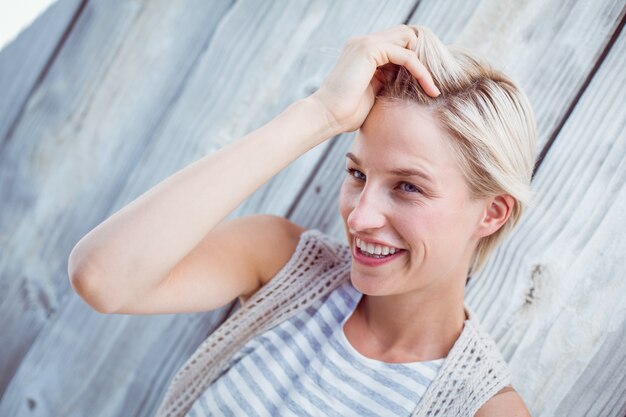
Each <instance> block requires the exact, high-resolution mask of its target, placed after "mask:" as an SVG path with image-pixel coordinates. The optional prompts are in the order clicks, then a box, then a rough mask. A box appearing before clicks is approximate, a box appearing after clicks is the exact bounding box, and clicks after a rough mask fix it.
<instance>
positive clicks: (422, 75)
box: [376, 45, 441, 97]
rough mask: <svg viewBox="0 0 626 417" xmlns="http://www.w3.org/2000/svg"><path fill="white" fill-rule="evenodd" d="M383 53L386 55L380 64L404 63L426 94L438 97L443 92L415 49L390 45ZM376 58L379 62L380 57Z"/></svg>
mask: <svg viewBox="0 0 626 417" xmlns="http://www.w3.org/2000/svg"><path fill="white" fill-rule="evenodd" d="M383 54H384V55H385V56H384V57H380V59H381V62H380V64H379V65H384V64H386V63H387V62H392V63H394V64H396V65H402V66H403V67H405V68H407V69H408V70H409V71H410V72H411V74H413V76H414V77H415V78H416V79H417V81H418V82H419V84H420V86H421V87H422V89H423V90H424V91H425V92H426V94H428V95H429V96H431V97H437V96H438V95H440V94H441V91H439V89H438V88H437V86H436V85H435V82H434V80H433V77H432V75H430V72H429V71H428V70H427V69H426V67H425V66H424V64H422V63H421V62H420V60H419V59H417V55H416V54H415V52H414V51H409V50H408V49H406V48H402V47H399V46H397V45H388V46H387V47H386V48H385V49H384V51H383ZM376 60H377V63H379V61H378V58H377V59H376Z"/></svg>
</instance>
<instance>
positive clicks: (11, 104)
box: [0, 0, 85, 152]
mask: <svg viewBox="0 0 626 417" xmlns="http://www.w3.org/2000/svg"><path fill="white" fill-rule="evenodd" d="M84 3H85V0H59V1H57V2H56V3H53V4H51V5H50V7H49V8H48V9H47V10H46V11H44V12H43V13H42V14H41V15H40V16H39V17H38V18H37V19H36V20H35V21H34V22H33V23H31V25H30V26H29V27H27V28H25V29H24V30H23V31H22V32H21V33H20V34H19V35H18V36H17V37H16V38H15V39H14V40H13V41H11V43H9V44H7V45H5V46H4V47H3V48H2V49H0V91H2V94H1V95H0V152H2V148H3V144H4V142H5V141H7V140H8V135H9V134H10V131H11V127H12V126H14V123H15V122H16V118H18V117H19V115H20V112H21V111H22V110H23V108H24V105H25V103H26V101H27V100H28V98H29V97H30V94H31V92H32V91H33V89H34V88H35V86H36V85H37V83H38V82H41V79H42V78H43V77H45V74H46V72H47V70H48V64H49V62H50V61H51V60H54V57H55V55H56V54H57V53H58V51H59V49H60V48H61V47H62V45H63V43H64V40H65V34H66V32H67V31H68V30H69V29H70V27H71V25H72V22H73V21H74V19H75V17H76V16H77V15H78V14H79V13H80V11H81V8H82V6H83V5H84Z"/></svg>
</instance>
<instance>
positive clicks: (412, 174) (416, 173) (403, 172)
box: [346, 152, 435, 183]
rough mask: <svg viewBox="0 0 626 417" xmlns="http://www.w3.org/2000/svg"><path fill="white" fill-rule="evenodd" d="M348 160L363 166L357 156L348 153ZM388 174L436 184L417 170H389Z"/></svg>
mask: <svg viewBox="0 0 626 417" xmlns="http://www.w3.org/2000/svg"><path fill="white" fill-rule="evenodd" d="M346 158H350V159H352V161H354V163H355V164H357V165H361V161H360V160H359V158H357V157H356V155H354V154H353V153H351V152H348V153H347V154H346ZM388 172H389V173H390V174H393V175H397V176H399V177H421V178H423V179H425V180H426V181H429V182H431V183H434V182H435V181H433V179H432V178H431V177H430V176H429V175H428V174H426V173H425V172H424V171H420V170H418V169H415V168H396V169H392V170H389V171H388Z"/></svg>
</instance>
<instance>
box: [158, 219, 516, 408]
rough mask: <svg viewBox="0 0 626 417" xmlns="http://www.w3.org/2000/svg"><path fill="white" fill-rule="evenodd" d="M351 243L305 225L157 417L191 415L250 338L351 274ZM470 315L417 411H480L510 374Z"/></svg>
mask: <svg viewBox="0 0 626 417" xmlns="http://www.w3.org/2000/svg"><path fill="white" fill-rule="evenodd" d="M351 262H352V259H351V253H350V247H349V246H348V245H346V244H343V243H340V242H338V241H336V240H335V239H333V238H332V237H330V236H327V235H325V234H323V233H322V232H321V231H319V230H318V229H310V230H307V231H305V232H304V233H303V234H302V236H301V237H300V242H299V243H298V246H297V248H296V250H295V252H294V254H293V255H292V257H291V259H290V260H289V261H288V262H287V264H286V265H285V266H284V267H283V268H282V269H281V270H280V271H279V272H278V274H276V276H275V277H274V278H272V280H270V281H269V283H268V284H266V285H265V286H264V287H262V288H261V289H260V290H258V291H257V292H256V293H255V294H254V295H253V296H252V297H251V298H250V299H249V300H248V301H247V302H246V303H245V304H244V305H242V306H241V308H240V309H239V310H237V311H236V312H235V313H234V314H233V315H232V316H231V317H229V318H228V319H227V320H226V321H224V323H222V325H221V326H219V327H218V328H217V329H216V330H215V331H214V332H213V333H212V334H211V335H209V337H207V339H206V340H205V341H204V342H202V343H201V344H200V346H199V347H198V348H197V349H196V351H195V352H194V353H193V355H191V357H190V358H189V359H188V360H187V361H186V362H185V363H184V364H183V366H182V367H181V369H179V371H178V372H177V374H176V375H175V376H174V378H173V379H172V381H171V384H170V386H169V387H168V389H167V391H166V393H165V397H164V398H163V401H162V402H161V405H160V406H159V409H158V411H157V413H156V415H155V417H184V416H185V414H186V413H187V411H188V410H189V409H190V408H191V406H192V404H193V403H194V401H195V400H196V399H197V398H198V397H199V396H200V395H202V393H203V392H204V391H205V390H206V388H207V387H208V386H209V385H210V384H211V383H212V382H213V381H215V380H216V379H217V378H219V376H220V375H221V374H223V373H224V372H225V371H226V370H227V369H228V368H229V367H230V361H231V359H232V357H233V356H234V355H235V353H236V352H237V351H238V350H239V348H240V347H242V346H243V345H244V344H245V343H246V342H247V341H248V340H250V339H252V338H253V337H255V336H256V335H259V334H261V333H263V332H264V331H265V330H268V329H269V328H271V327H273V326H275V325H277V324H278V323H280V322H282V321H283V320H286V319H287V318H289V317H290V316H292V315H293V314H296V313H297V312H298V311H300V310H303V309H305V308H307V307H308V306H309V305H311V304H312V303H313V302H315V301H316V300H318V299H319V298H321V297H323V296H324V295H326V294H328V293H329V292H330V291H332V290H333V289H335V288H336V287H338V286H339V285H341V284H342V283H343V282H346V281H347V280H349V279H350V269H351ZM465 310H466V312H467V314H468V319H467V320H466V321H465V325H464V327H463V330H462V332H461V335H460V336H459V338H458V339H457V341H456V342H455V344H454V346H453V347H452V349H451V350H450V352H449V353H448V356H447V357H446V359H445V361H444V363H443V365H442V366H441V368H440V370H439V373H438V374H437V376H436V377H435V379H434V380H433V381H432V383H431V384H430V386H429V387H428V389H427V391H426V392H425V393H424V396H423V397H422V399H421V401H420V403H419V406H418V407H417V409H416V410H415V412H414V413H413V414H412V417H433V416H437V417H444V416H450V417H453V416H454V417H459V416H467V417H471V416H473V415H474V414H475V413H476V411H477V410H478V409H479V408H480V407H481V406H482V405H483V404H484V403H485V402H486V401H487V400H488V399H489V398H491V397H492V396H493V395H494V394H495V393H496V392H498V391H499V390H500V389H502V388H504V387H505V386H506V385H509V384H510V382H511V373H510V371H509V368H508V366H507V364H506V362H505V361H504V359H503V358H502V356H501V354H500V352H499V350H498V348H497V346H496V344H495V342H494V341H493V339H492V338H491V336H490V335H489V334H488V333H487V332H486V331H485V330H484V329H483V328H482V327H481V325H480V323H479V321H478V319H477V317H476V316H475V314H474V313H473V312H472V311H471V310H470V309H469V308H468V307H467V305H466V306H465Z"/></svg>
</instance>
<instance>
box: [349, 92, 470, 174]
mask: <svg viewBox="0 0 626 417" xmlns="http://www.w3.org/2000/svg"><path fill="white" fill-rule="evenodd" d="M450 140H451V139H450V138H449V136H448V134H447V133H446V132H445V130H444V129H443V128H442V127H441V126H440V124H439V122H438V121H437V120H436V119H435V117H434V116H433V115H432V113H431V112H430V111H429V110H427V109H425V108H423V107H421V106H419V105H417V104H413V103H404V102H389V103H388V102H380V101H378V100H377V101H376V102H375V104H374V106H373V107H372V110H371V111H370V113H369V115H368V116H367V118H366V119H365V121H364V123H363V125H362V126H361V129H360V130H359V132H358V134H357V136H356V139H355V140H354V142H353V143H352V147H351V149H350V153H351V154H354V155H356V157H357V158H358V159H359V161H361V162H362V163H363V164H364V165H366V166H368V167H372V169H375V170H376V169H380V170H381V171H389V170H394V169H411V168H413V169H415V168H417V169H420V170H423V171H425V172H426V173H427V174H429V175H430V176H431V177H435V179H437V177H438V176H440V174H458V173H459V171H458V167H457V163H456V160H455V158H454V154H453V152H452V149H451V148H450V146H449V143H447V142H446V141H450Z"/></svg>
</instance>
